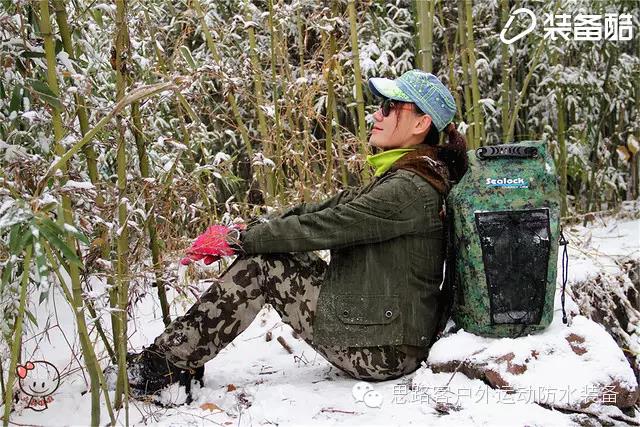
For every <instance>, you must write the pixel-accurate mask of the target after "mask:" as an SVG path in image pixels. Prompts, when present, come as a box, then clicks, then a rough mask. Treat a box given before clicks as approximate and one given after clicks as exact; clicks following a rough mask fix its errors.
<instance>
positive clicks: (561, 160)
mask: <svg viewBox="0 0 640 427" xmlns="http://www.w3.org/2000/svg"><path fill="white" fill-rule="evenodd" d="M556 106H557V109H558V148H559V151H560V152H559V153H558V168H557V169H558V171H557V172H559V173H560V216H566V215H567V141H566V131H567V129H566V128H567V126H566V116H565V103H564V93H563V90H562V87H561V86H559V85H558V86H556Z"/></svg>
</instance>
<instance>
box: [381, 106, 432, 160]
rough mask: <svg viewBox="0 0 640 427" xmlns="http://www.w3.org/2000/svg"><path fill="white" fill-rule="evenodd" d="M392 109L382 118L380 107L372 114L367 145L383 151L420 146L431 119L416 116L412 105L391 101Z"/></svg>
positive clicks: (425, 116)
mask: <svg viewBox="0 0 640 427" xmlns="http://www.w3.org/2000/svg"><path fill="white" fill-rule="evenodd" d="M392 102H393V104H394V107H392V108H391V109H390V110H389V115H388V116H386V117H385V116H384V114H383V113H382V106H381V107H380V108H378V111H376V112H375V113H374V114H373V119H374V121H373V129H371V136H370V137H369V144H371V145H373V146H374V147H378V148H381V149H383V150H391V149H394V148H406V147H411V146H412V145H415V144H420V143H421V142H422V141H423V140H424V137H425V135H426V132H427V131H428V130H429V127H430V126H431V117H430V116H428V115H426V114H425V115H422V114H418V113H416V112H415V110H414V104H412V103H405V102H396V101H392Z"/></svg>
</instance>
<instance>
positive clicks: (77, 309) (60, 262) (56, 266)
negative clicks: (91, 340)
mask: <svg viewBox="0 0 640 427" xmlns="http://www.w3.org/2000/svg"><path fill="white" fill-rule="evenodd" d="M42 246H43V247H44V249H45V252H46V256H47V260H48V261H49V264H50V265H51V267H52V269H53V271H54V272H55V274H56V276H57V277H58V281H59V282H60V287H61V288H62V293H63V294H64V296H65V298H66V299H67V302H68V303H69V305H70V306H71V308H72V310H73V312H74V315H75V317H76V322H77V323H78V330H80V328H81V325H84V330H82V331H81V334H82V336H83V337H87V338H88V337H89V331H88V330H87V326H86V324H85V323H84V322H83V321H82V319H79V317H83V316H84V314H83V313H82V307H81V306H78V305H77V304H76V302H75V301H76V299H75V298H74V296H73V294H72V292H71V291H70V290H69V288H68V287H67V285H66V284H65V279H64V277H63V276H62V274H61V272H60V268H64V269H65V271H67V274H68V273H69V264H68V263H66V262H65V260H64V259H63V258H62V257H60V255H59V254H58V253H56V255H55V256H56V257H57V261H56V258H55V257H54V255H53V251H52V250H51V247H50V245H49V244H48V242H43V245H42ZM87 302H88V301H87ZM89 307H90V305H88V304H87V308H89ZM90 314H91V316H92V317H93V318H94V319H96V320H97V316H96V314H95V311H93V312H91V310H90ZM98 325H99V323H96V326H98ZM104 339H105V341H106V337H104ZM92 348H93V344H92ZM111 351H113V350H111ZM95 362H96V364H97V363H98V360H97V358H96V361H95ZM95 369H96V371H97V373H98V378H99V380H100V387H101V389H102V393H103V396H104V400H105V404H106V407H107V412H108V413H109V419H110V420H111V425H115V424H116V418H115V416H114V414H113V407H112V406H111V399H110V398H109V391H108V390H107V384H106V381H105V380H104V375H103V373H102V370H101V369H100V366H98V365H96V366H95Z"/></svg>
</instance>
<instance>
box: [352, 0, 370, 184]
mask: <svg viewBox="0 0 640 427" xmlns="http://www.w3.org/2000/svg"><path fill="white" fill-rule="evenodd" d="M347 8H348V9H349V27H350V32H351V59H352V61H353V75H354V77H355V85H356V109H357V112H358V140H359V141H360V144H361V145H360V147H361V154H362V156H363V157H365V156H366V155H367V129H366V126H367V123H366V122H365V118H364V96H363V94H362V72H361V71H360V49H359V48H358V22H357V15H356V3H355V0H349V1H348V3H347ZM362 175H363V178H364V180H365V181H367V180H369V178H370V177H371V171H370V170H369V168H364V170H363V171H362Z"/></svg>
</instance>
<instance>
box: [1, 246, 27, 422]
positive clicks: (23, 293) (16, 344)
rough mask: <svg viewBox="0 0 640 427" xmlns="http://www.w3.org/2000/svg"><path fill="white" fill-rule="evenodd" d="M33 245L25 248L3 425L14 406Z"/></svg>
mask: <svg viewBox="0 0 640 427" xmlns="http://www.w3.org/2000/svg"><path fill="white" fill-rule="evenodd" d="M32 251H33V246H32V245H29V246H28V247H27V248H26V250H25V255H24V260H23V262H22V266H23V267H22V279H21V280H20V302H19V304H18V316H17V317H16V322H15V325H14V328H13V343H12V344H11V361H10V362H9V372H8V374H9V378H8V379H7V389H6V390H5V395H4V416H3V419H2V425H3V426H4V427H7V426H8V425H9V414H11V408H12V407H13V383H14V381H15V380H16V366H18V357H19V355H20V347H22V322H23V319H24V318H25V314H24V313H25V309H26V305H27V286H28V284H29V270H30V268H31V253H32Z"/></svg>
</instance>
